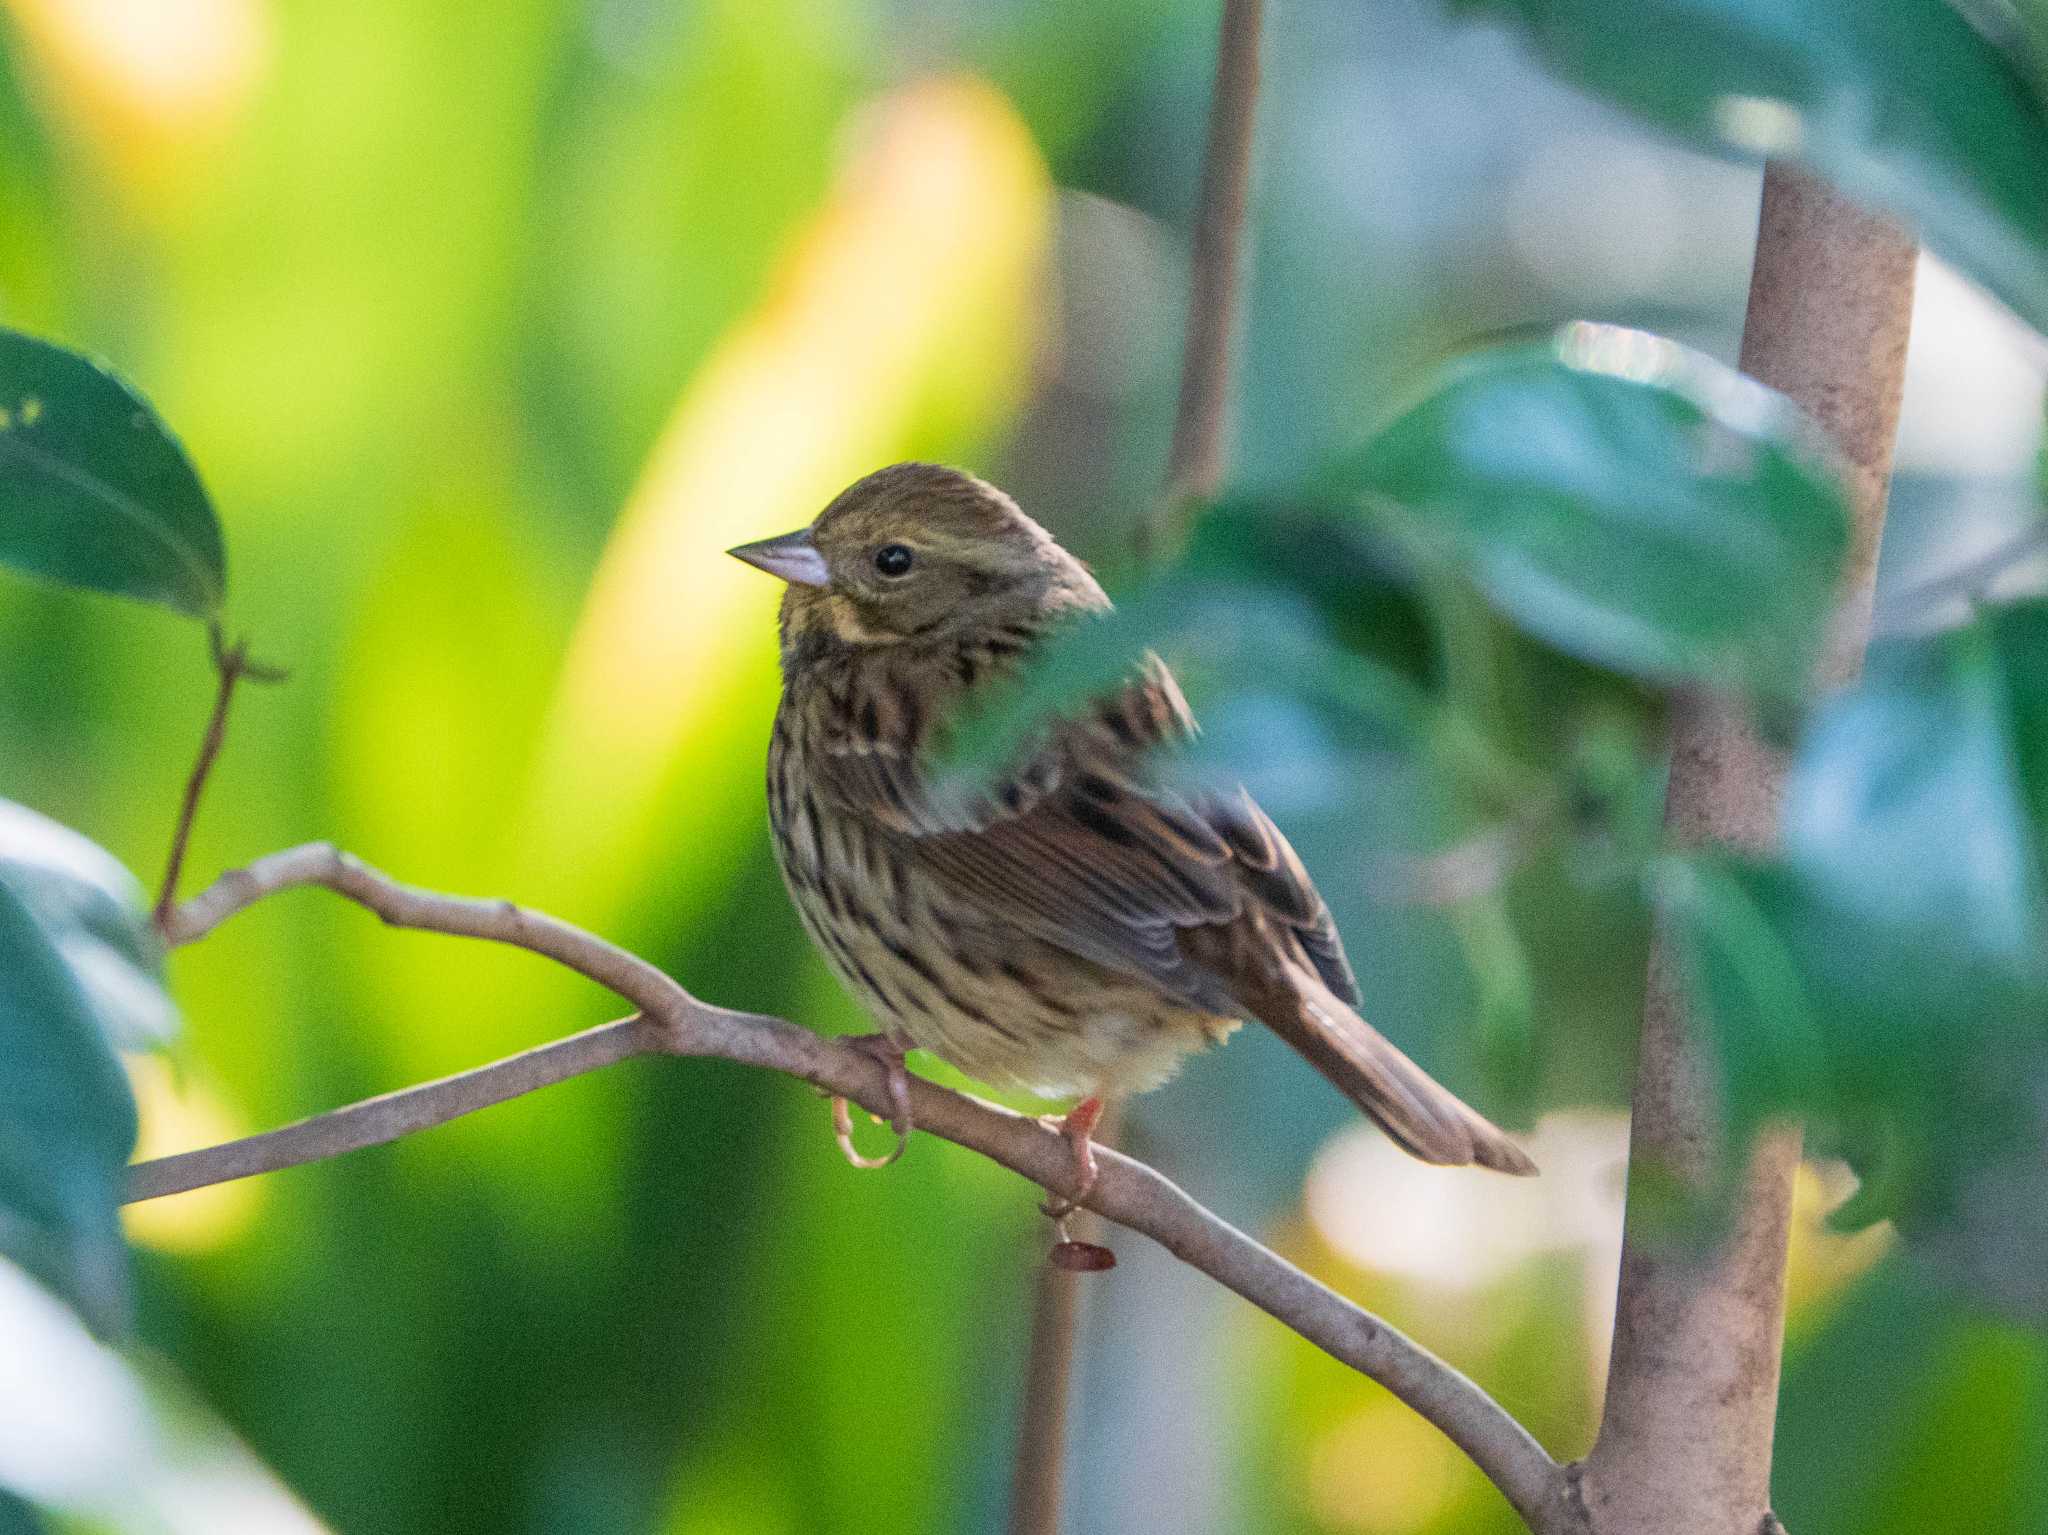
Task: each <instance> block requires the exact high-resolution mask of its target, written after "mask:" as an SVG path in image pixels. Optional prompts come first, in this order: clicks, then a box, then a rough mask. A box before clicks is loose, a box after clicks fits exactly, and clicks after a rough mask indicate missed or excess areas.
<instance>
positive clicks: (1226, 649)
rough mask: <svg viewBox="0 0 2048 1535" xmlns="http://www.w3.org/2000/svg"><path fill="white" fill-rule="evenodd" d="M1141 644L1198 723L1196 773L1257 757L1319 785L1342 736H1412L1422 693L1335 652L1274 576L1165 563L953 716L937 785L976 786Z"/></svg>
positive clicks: (1383, 740) (1107, 678)
mask: <svg viewBox="0 0 2048 1535" xmlns="http://www.w3.org/2000/svg"><path fill="white" fill-rule="evenodd" d="M1148 652H1157V653H1158V654H1159V655H1160V656H1161V657H1163V658H1164V659H1165V660H1166V662H1167V664H1168V665H1169V666H1171V667H1172V668H1173V669H1174V672H1175V673H1176V675H1177V677H1178V679H1179V681H1180V683H1181V685H1182V686H1183V688H1184V689H1185V690H1186V692H1187V694H1188V697H1189V699H1190V701H1191V702H1192V703H1193V704H1194V706H1195V709H1196V713H1197V714H1198V716H1200V717H1201V718H1202V720H1203V734H1202V737H1201V738H1200V742H1199V744H1198V745H1197V746H1196V747H1195V748H1194V749H1193V751H1192V757H1193V761H1192V763H1191V764H1189V766H1191V767H1192V769H1193V770H1194V771H1196V772H1201V773H1213V774H1216V775H1218V776H1223V777H1231V776H1242V774H1243V769H1244V768H1245V767H1246V766H1247V765H1248V764H1249V763H1250V762H1251V761H1252V759H1257V760H1258V761H1259V762H1261V763H1264V764H1267V765H1270V766H1277V767H1282V768H1284V769H1285V770H1286V771H1287V772H1288V773H1289V774H1290V775H1291V776H1292V777H1294V778H1298V779H1304V780H1315V781H1318V782H1323V783H1325V784H1326V785H1327V784H1328V783H1329V782H1330V780H1331V779H1332V778H1333V775H1332V774H1331V772H1330V765H1331V761H1332V755H1331V754H1332V753H1333V752H1334V751H1335V750H1336V749H1337V748H1338V746H1339V743H1340V741H1344V740H1349V741H1353V742H1356V741H1359V740H1366V741H1369V742H1374V743H1378V744H1380V745H1387V744H1391V743H1393V742H1396V741H1399V742H1405V743H1414V742H1416V741H1418V740H1419V736H1420V731H1421V728H1422V725H1421V718H1420V713H1419V711H1420V709H1421V699H1420V695H1419V694H1417V693H1416V692H1415V690H1414V689H1413V688H1412V687H1411V686H1410V685H1409V684H1408V683H1407V682H1405V681H1404V680H1403V679H1402V678H1400V677H1399V676H1397V675H1396V674H1394V673H1392V672H1390V671H1387V670H1386V669H1384V668H1383V667H1380V666H1379V665H1377V664H1376V663H1375V662H1373V661H1371V660H1369V659H1368V658H1366V657H1363V656H1359V655H1355V654H1352V653H1350V652H1348V651H1345V650H1342V649H1340V648H1339V647H1338V646H1337V645H1336V644H1335V643H1334V642H1333V641H1332V639H1331V638H1330V636H1329V633H1328V627H1327V624H1326V622H1325V620H1324V619H1323V618H1322V616H1321V615H1320V614H1319V613H1318V612H1317V611H1316V610H1315V608H1314V606H1313V605H1312V604H1311V603H1309V602H1308V601H1306V600H1305V599H1303V598H1302V597H1300V596H1298V595H1297V594H1295V593H1293V592H1288V591H1283V590H1280V589H1278V588H1275V587H1271V586H1266V585H1260V584H1255V583H1251V582H1232V581H1223V580H1216V579H1208V578H1204V577H1202V576H1200V575H1195V574H1190V573H1186V572H1170V573H1168V574H1166V575H1164V576H1161V577H1159V578H1156V579H1154V580H1152V581H1151V582H1148V583H1147V584H1146V585H1144V586H1142V587H1140V588H1138V589H1137V590H1136V591H1133V592H1130V593H1128V594H1125V595H1124V596H1123V597H1121V598H1120V599H1119V600H1118V603H1117V606H1116V607H1115V609H1114V610H1113V611H1111V612H1109V613H1106V614H1102V615H1100V616H1090V617H1088V618H1085V619H1081V620H1078V621H1076V622H1074V623H1072V624H1069V625H1068V626H1067V627H1066V628H1065V629H1064V630H1062V631H1061V632H1059V633H1058V634H1055V635H1054V636H1053V637H1052V638H1051V639H1050V640H1048V641H1047V642H1046V645H1045V647H1044V650H1043V652H1042V653H1041V654H1040V656H1039V657H1038V658H1037V659H1036V660H1035V661H1034V663H1033V665H1032V666H1031V667H1030V669H1029V670H1028V671H1027V672H1026V673H1025V674H1024V675H1023V676H1022V677H1021V678H1020V679H1019V680H1018V681H1017V682H1016V683H1014V684H1012V685H1011V686H1009V687H1007V688H1005V689H1003V690H1002V692H1001V693H1000V694H999V695H998V696H997V697H996V698H995V699H993V700H992V701H991V702H990V704H989V706H988V707H987V708H986V709H985V710H983V711H982V712H981V713H979V714H978V715H977V716H975V717H974V718H973V719H971V720H969V721H966V722H964V723H963V724H962V726H961V727H960V729H959V731H958V734H957V738H956V740H955V741H954V742H953V743H952V746H951V749H950V750H949V752H948V753H947V755H946V759H945V763H944V771H943V778H942V782H943V783H944V784H945V785H946V786H947V787H949V788H951V789H954V790H957V791H959V792H972V791H974V790H976V789H978V788H980V787H981V786H983V785H985V784H986V783H987V782H988V781H989V780H990V779H991V778H992V777H993V776H994V775H995V774H997V773H998V772H1000V771H1001V770H1002V768H1003V767H1004V766H1005V765H1006V764H1009V763H1012V762H1014V761H1016V760H1017V758H1018V757H1019V755H1020V754H1021V753H1023V752H1024V751H1025V750H1026V749H1027V748H1028V746H1029V745H1030V743H1031V742H1033V741H1035V740H1037V739H1038V738H1039V737H1040V735H1041V733H1042V732H1043V731H1044V730H1045V729H1046V727H1047V725H1048V723H1049V722H1051V721H1053V720H1057V719H1060V718H1067V717H1071V716H1072V715H1073V714H1075V713H1076V712H1077V711H1078V710H1080V709H1081V708H1082V707H1083V706H1085V705H1086V704H1087V702H1088V701H1090V700H1091V699H1095V698H1098V697H1100V696H1102V695H1103V694H1104V693H1106V692H1108V691H1110V690H1112V689H1114V688H1115V687H1117V686H1118V685H1119V684H1121V683H1123V682H1124V681H1126V680H1127V679H1129V678H1131V677H1132V676H1134V675H1135V674H1136V671H1137V668H1138V666H1139V664H1140V663H1141V662H1142V660H1143V659H1144V657H1145V655H1146V654H1147V653H1148ZM1212 703H1213V704H1214V705H1215V707H1214V708H1213V709H1211V708H1210V707H1209V706H1210V705H1211V704H1212ZM1302 787H1304V788H1306V787H1308V784H1307V783H1303V784H1302Z"/></svg>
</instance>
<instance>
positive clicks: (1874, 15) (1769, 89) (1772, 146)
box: [1451, 0, 2048, 331]
mask: <svg viewBox="0 0 2048 1535" xmlns="http://www.w3.org/2000/svg"><path fill="white" fill-rule="evenodd" d="M1451 4H1452V6H1453V8H1454V9H1457V10H1463V11H1468V12H1481V13H1484V14H1488V15H1498V16H1504V17H1507V18H1510V19H1511V20H1513V21H1515V22H1518V23H1519V24H1520V27H1521V29H1522V31H1523V32H1524V34H1525V35H1526V36H1527V37H1528V38H1529V40H1530V42H1531V44H1532V45H1533V46H1534V47H1535V48H1536V50H1537V51H1538V53H1540V54H1541V55H1542V57H1543V59H1544V61H1545V62H1546V63H1547V64H1548V65H1549V66H1550V68H1552V69H1553V70H1555V71H1556V72H1557V73H1559V74H1561V75H1563V76H1564V77H1565V78H1566V79H1569V80H1570V81H1572V82H1573V83H1574V84H1576V85H1578V86H1580V87H1582V88H1584V89H1586V90H1589V91H1592V92H1594V93H1595V94H1597V95H1601V96H1605V97H1607V98H1608V99H1609V100H1611V101H1614V102H1617V103H1619V104H1620V105H1622V106H1624V107H1627V108H1630V109H1631V110H1633V111H1636V112H1638V113H1640V114H1642V115H1643V116H1644V117H1646V118H1648V119H1650V120H1651V121H1652V122H1655V123H1657V124H1659V125H1660V126H1662V127H1664V128H1667V129H1669V130H1672V131H1674V132H1676V133H1679V134H1681V135H1683V136H1685V137H1686V138H1688V139H1690V140H1692V141H1693V142H1695V143H1699V144H1702V145H1706V146H1708V147H1712V148H1717V149H1722V150H1727V151H1733V152H1736V153H1742V154H1754V155H1776V156H1787V157H1793V158H1797V159H1799V160H1802V161H1804V162H1805V163H1806V164H1808V165H1810V166H1812V167H1813V168H1815V169H1816V170H1818V171H1820V172H1821V173H1822V174H1823V175H1825V176H1826V177H1827V178H1828V179H1829V180H1830V181H1832V182H1833V183H1834V184H1835V185H1837V186H1839V187H1840V188H1841V189H1842V190H1843V191H1844V192H1846V193H1847V194H1848V195H1850V196H1852V197H1855V198H1858V199H1860V200H1862V201H1866V202H1869V203H1873V204H1876V205H1878V206H1881V207H1885V208H1889V209H1891V210H1892V211H1894V212H1896V213H1898V214H1900V215H1901V216H1903V217H1904V218H1905V219H1906V220H1908V221H1909V222H1911V223H1912V224H1914V225H1916V226H1917V227H1918V228H1919V229H1920V231H1921V233H1922V235H1923V237H1924V238H1925V240H1926V241H1927V243H1928V244H1929V245H1931V246H1932V247H1933V248H1934V249H1935V250H1937V251H1939V252H1940V253H1942V254H1943V255H1944V256H1946V257H1948V258H1949V259H1950V260H1951V261H1954V262H1955V263H1956V264H1957V265H1959V266H1961V267H1963V268H1964V269H1965V270H1967V271H1969V272H1971V273H1972V274H1974V275H1975V276H1976V277H1977V278H1978V279H1979V280H1980V281H1982V282H1983V283H1984V284H1985V285H1986V286H1987V287H1989V288H1990V289H1991V290H1992V291H1993V292H1995V293H1997V294H1998V295H1999V297H2001V298H2003V299H2004V300H2005V301H2006V302H2007V303H2008V304H2010V305H2011V306H2012V307H2013V308H2014V309H2015V310H2016V311H2018V312H2019V313H2020V314H2021V315H2023V316H2025V317H2026V318H2027V319H2028V320H2029V321H2030V322H2031V323H2032V324H2033V325H2034V326H2035V327H2036V328H2037V329H2040V330H2044V331H2048V176H2044V175H2042V173H2041V167H2042V166H2043V165H2048V107H2044V104H2043V100H2042V98H2041V97H2040V96H2038V95H2036V94H2034V92H2033V90H2032V88H2031V87H2030V83H2029V82H2030V79H2032V78H2033V76H2034V73H2035V71H2034V68H2033V66H2032V65H2031V63H2030V59H2031V58H2032V55H2031V52H2030V50H2028V49H2027V47H2026V45H2025V44H2024V42H2023V41H2022V40H2021V38H2019V37H2014V38H2012V39H2011V40H2010V44H2011V46H2010V49H2009V50H2008V49H2005V48H2001V46H2000V44H1999V42H1998V41H1997V40H1995V35H1994V33H1993V32H1992V30H1991V29H1989V28H1985V29H1979V28H1973V27H1972V26H1971V25H1970V23H1969V22H1968V21H1966V20H1965V19H1964V17H1963V15H1962V14H1961V12H1960V10H1959V9H1958V7H1956V6H1954V5H1951V4H1949V3H1947V0H1650V3H1648V4H1636V3H1628V4H1623V3H1619V0H1451ZM2037 35H2038V34H2037Z"/></svg>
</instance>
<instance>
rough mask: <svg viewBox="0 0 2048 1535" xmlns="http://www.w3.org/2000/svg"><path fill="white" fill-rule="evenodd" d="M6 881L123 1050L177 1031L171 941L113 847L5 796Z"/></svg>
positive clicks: (1, 865) (1, 860)
mask: <svg viewBox="0 0 2048 1535" xmlns="http://www.w3.org/2000/svg"><path fill="white" fill-rule="evenodd" d="M0 884H4V885H6V886H7V887H8V888H9V889H11V890H12V891H13V892H14V894H15V896H16V898H17V899H18V900H20V901H21V903H22V904H23V905H24V906H25V907H26V908H27V909H28V911H29V913H30V915H31V916H33V917H34V918H35V919H36V921H37V923H38V924H39V925H40V926H41V927H42V929H43V931H44V933H45V934H46V935H48V937H49V938H50V941H51V943H52V944H53V946H54V947H55V948H56V950H57V953H58V954H59V955H60V956H61V957H62V958H63V960H64V963H65V964H66V965H67V966H68V967H69V968H70V971H71V976H72V979H73V980H74V981H76V982H77V983H78V987H79V990H80V991H81V992H83V993H84V995H85V998H86V1000H87V1002H88V1003H89V1004H90V1005H91V1007H92V1011H93V1015H94V1016H95V1017H96V1018H97V1019H98V1020H99V1022H100V1026H101V1027H102V1028H103V1029H105V1030H106V1031H107V1034H108V1036H109V1038H110V1039H111V1040H112V1042H113V1043H114V1044H115V1045H116V1046H117V1047H119V1048H121V1049H123V1050H143V1049H149V1048H151V1047H153V1046H156V1045H161V1044H163V1043H164V1042H165V1041H167V1040H168V1039H169V1038H170V1036H171V1034H172V1033H173V1032H174V1031H175V1029H176V1027H177V1011H176V1009H175V1008H173V1007H172V1006H171V1001H170V998H169V996H168V995H166V993H165V991H164V986H163V958H164V955H163V944H162V942H161V941H160V940H159V939H158V937H157V935H156V929H155V928H154V926H152V925H151V923H150V921H149V917H148V915H147V912H146V909H145V904H144V898H143V893H142V887H141V886H140V885H138V884H137V883H136V882H135V877H134V876H133V875H131V874H130V873H129V872H128V871H127V870H126V869H125V868H123V867H122V866H121V863H120V861H119V860H118V859H116V858H115V857H114V856H113V855H112V854H110V853H108V852H107V851H106V849H104V848H102V847H100V846H99V845H98V844H97V843H95V842H93V841H91V840H90V839H89V838H86V837H83V836H80V835H79V834H78V833H77V832H75V831H73V830H71V828H70V827H68V826H62V825H59V824H58V823H57V822H55V821H53V820H51V819H50V818H49V817H48V816H43V815H38V814H37V813H36V812H35V811H33V810H29V809H27V808H26V807H24V806H21V805H17V804H15V803H13V802H12V801H10V800H0Z"/></svg>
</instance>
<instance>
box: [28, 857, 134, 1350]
mask: <svg viewBox="0 0 2048 1535" xmlns="http://www.w3.org/2000/svg"><path fill="white" fill-rule="evenodd" d="M134 1145H135V1105H134V1101H133V1099H132V1098H131V1097H130V1095H129V1091H128V1082H127V1079H126V1078H125V1077H124V1076H123V1075H122V1073H121V1068H120V1066H119V1065H117V1064H116V1062H115V1060H114V1054H113V1051H112V1049H111V1048H110V1047H109V1046H108V1043H107V1039H106V1036H105V1034H104V1033H103V1032H102V1030H101V1028H100V1026H99V1024H98V1023H97V1022H95V1020H94V1018H93V1015H92V1009H91V1006H90V1004H89V1003H88V1002H87V1000H86V998H85V995H84V993H83V992H81V991H80V990H79V987H78V984H77V982H76V981H75V980H73V978H72V975H71V971H70V969H69V968H68V967H67V966H66V964H65V962H64V960H63V958H62V957H61V956H60V955H59V954H58V953H57V951H56V949H55V948H54V947H52V945H51V943H50V940H49V938H48V937H47V936H46V935H45V933H44V931H43V929H42V928H41V927H40V926H39V925H38V924H37V922H36V920H35V918H34V917H32V916H31V915H30V914H29V911H28V908H27V907H26V906H25V905H24V904H23V903H22V901H21V899H20V898H19V897H18V896H17V895H15V893H14V890H13V887H12V886H11V885H9V884H6V883H0V1254H4V1255H5V1256H7V1257H11V1258H13V1259H14V1260H15V1261H16V1262H18V1263H20V1264H21V1266H22V1267H23V1268H25V1269H26V1270H28V1272H29V1273H31V1274H33V1275H34V1276H35V1277H36V1278H38V1279H40V1280H41V1281H42V1282H43V1283H44V1284H46V1285H48V1286H49V1287H50V1288H51V1289H53V1290H55V1291H56V1292H57V1293H58V1294H60V1295H63V1296H65V1297H66V1298H68V1299H69V1300H71V1301H72V1302H73V1303H74V1304H75V1305H77V1306H78V1308H79V1310H80V1311H81V1312H83V1313H84V1315H85V1316H86V1317H87V1319H88V1320H90V1321H92V1322H93V1323H94V1325H96V1326H98V1327H100V1328H102V1329H111V1328H115V1327H118V1326H119V1325H120V1322H121V1320H122V1318H123V1315H124V1312H125V1308H126V1294H127V1283H126V1275H127V1265H126V1251H125V1249H124V1247H123V1245H122V1241H121V1227H120V1222H119V1219H118V1209H119V1198H120V1188H121V1176H122V1168H123V1166H124V1165H125V1164H126V1162H127V1160H128V1156H129V1153H130V1152H131V1151H132V1150H133V1148H134Z"/></svg>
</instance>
